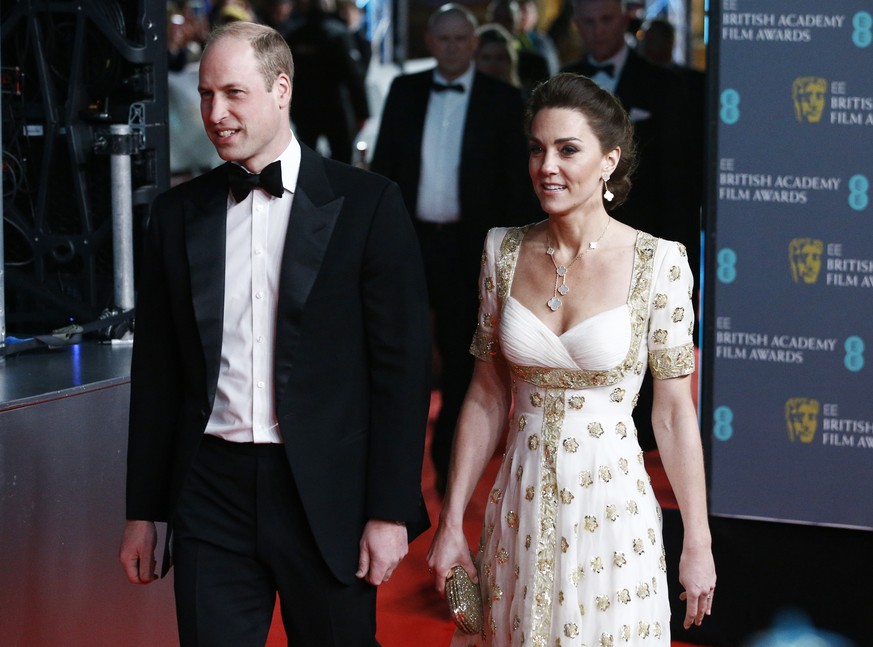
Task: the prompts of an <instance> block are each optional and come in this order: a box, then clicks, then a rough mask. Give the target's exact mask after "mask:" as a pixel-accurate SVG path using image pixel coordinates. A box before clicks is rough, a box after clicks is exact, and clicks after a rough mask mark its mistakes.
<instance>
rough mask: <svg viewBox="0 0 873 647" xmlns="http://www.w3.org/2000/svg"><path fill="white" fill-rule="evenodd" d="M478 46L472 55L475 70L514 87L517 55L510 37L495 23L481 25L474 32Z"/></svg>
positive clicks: (516, 81)
mask: <svg viewBox="0 0 873 647" xmlns="http://www.w3.org/2000/svg"><path fill="white" fill-rule="evenodd" d="M476 35H477V36H478V37H479V46H478V47H476V52H475V54H474V55H473V60H474V61H475V63H476V69H477V70H478V71H479V72H483V73H484V74H488V75H490V76H493V77H495V78H498V79H500V80H501V81H504V82H506V83H509V84H510V85H514V86H515V87H517V88H518V87H521V81H519V79H518V54H517V52H516V51H515V44H514V43H513V39H512V35H511V34H510V33H509V32H508V31H506V29H504V28H503V27H502V26H501V25H498V24H497V23H489V24H487V25H482V26H481V27H479V28H478V29H477V30H476Z"/></svg>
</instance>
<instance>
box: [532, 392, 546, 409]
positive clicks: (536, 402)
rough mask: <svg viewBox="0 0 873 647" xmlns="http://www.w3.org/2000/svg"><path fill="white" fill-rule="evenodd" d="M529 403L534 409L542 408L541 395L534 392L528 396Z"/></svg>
mask: <svg viewBox="0 0 873 647" xmlns="http://www.w3.org/2000/svg"><path fill="white" fill-rule="evenodd" d="M530 403H531V404H532V405H533V406H535V407H541V406H543V394H542V393H540V392H539V391H534V392H533V393H531V394H530Z"/></svg>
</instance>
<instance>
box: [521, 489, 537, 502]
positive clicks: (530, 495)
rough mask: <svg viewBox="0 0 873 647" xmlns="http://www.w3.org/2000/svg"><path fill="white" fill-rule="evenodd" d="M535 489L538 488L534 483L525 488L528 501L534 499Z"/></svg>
mask: <svg viewBox="0 0 873 647" xmlns="http://www.w3.org/2000/svg"><path fill="white" fill-rule="evenodd" d="M535 491H536V488H534V486H533V485H528V486H527V487H526V488H525V490H524V498H525V499H527V500H528V501H533V498H534V492H535Z"/></svg>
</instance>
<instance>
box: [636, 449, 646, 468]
mask: <svg viewBox="0 0 873 647" xmlns="http://www.w3.org/2000/svg"><path fill="white" fill-rule="evenodd" d="M637 463H639V464H640V465H645V463H646V457H645V455H644V454H643V452H637Z"/></svg>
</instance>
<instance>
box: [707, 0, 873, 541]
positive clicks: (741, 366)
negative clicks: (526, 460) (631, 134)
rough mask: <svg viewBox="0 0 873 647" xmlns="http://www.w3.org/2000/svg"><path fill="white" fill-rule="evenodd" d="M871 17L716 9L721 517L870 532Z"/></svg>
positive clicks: (717, 499)
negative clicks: (866, 497) (865, 495)
mask: <svg viewBox="0 0 873 647" xmlns="http://www.w3.org/2000/svg"><path fill="white" fill-rule="evenodd" d="M871 12H873V5H871V3H870V1H869V0H840V1H833V2H828V3H825V4H823V3H821V2H818V1H817V0H784V1H776V0H723V1H722V2H721V13H720V16H719V18H720V29H719V30H718V32H717V33H713V36H714V37H716V38H718V40H719V44H718V51H719V54H718V61H717V70H718V96H717V105H716V106H714V107H715V109H716V110H717V122H718V127H717V137H716V142H717V147H716V148H717V151H716V159H715V175H714V180H715V181H714V182H713V183H712V189H713V191H714V192H715V195H714V196H713V202H714V205H715V216H716V218H715V224H716V227H715V230H714V231H713V233H712V236H711V238H710V242H711V245H712V246H711V250H712V254H711V255H710V258H712V259H713V261H714V262H713V263H712V264H711V270H710V274H711V280H712V282H711V286H712V288H713V289H712V291H711V293H710V296H711V299H710V300H711V302H712V306H713V308H712V311H711V314H712V316H711V317H710V319H711V320H710V322H709V323H710V325H711V328H710V331H709V332H710V334H709V338H708V342H709V344H708V346H707V351H708V354H707V356H708V359H709V360H710V361H711V362H712V364H713V375H712V376H713V380H712V384H711V387H712V400H711V404H712V406H713V411H712V427H711V429H712V434H713V442H712V511H713V513H714V514H718V515H725V516H735V517H748V518H756V519H774V520H783V521H789V522H800V523H810V524H826V525H834V526H841V527H851V528H862V529H868V530H869V529H873V506H871V505H869V503H868V502H866V501H864V500H862V499H860V498H859V497H858V493H859V492H869V491H871V490H873V397H871V395H873V346H871V344H873V331H871V323H870V321H871V319H870V317H871V314H873V251H871V250H873V204H871V202H870V197H871V193H873V192H871V188H870V181H871V180H873V158H871V156H870V144H871V143H873V44H871V40H873V14H871ZM862 142H866V144H865V143H862ZM864 304H866V306H865V305H864ZM762 492H766V493H767V496H761V493H762Z"/></svg>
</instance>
